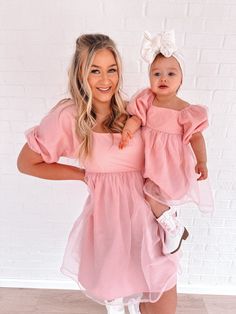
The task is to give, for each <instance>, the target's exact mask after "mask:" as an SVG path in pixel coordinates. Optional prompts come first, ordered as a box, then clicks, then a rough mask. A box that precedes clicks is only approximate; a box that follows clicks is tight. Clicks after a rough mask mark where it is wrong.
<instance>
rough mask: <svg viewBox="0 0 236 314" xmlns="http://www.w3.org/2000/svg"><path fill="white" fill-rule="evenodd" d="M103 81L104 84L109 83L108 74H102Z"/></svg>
mask: <svg viewBox="0 0 236 314" xmlns="http://www.w3.org/2000/svg"><path fill="white" fill-rule="evenodd" d="M101 81H102V82H103V83H106V82H108V81H109V78H108V75H107V73H102V75H101Z"/></svg>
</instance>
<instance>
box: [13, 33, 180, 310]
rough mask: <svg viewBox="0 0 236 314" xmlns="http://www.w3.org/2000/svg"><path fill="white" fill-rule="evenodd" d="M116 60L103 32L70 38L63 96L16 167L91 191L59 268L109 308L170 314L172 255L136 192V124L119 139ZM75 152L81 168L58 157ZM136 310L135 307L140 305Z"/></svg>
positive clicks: (139, 149) (140, 161)
mask: <svg viewBox="0 0 236 314" xmlns="http://www.w3.org/2000/svg"><path fill="white" fill-rule="evenodd" d="M120 88H121V62H120V57H119V53H118V51H117V49H116V46H115V44H114V42H113V41H112V40H111V39H110V38H109V37H108V36H106V35H102V34H86V35H82V36H80V37H79V38H78V39H77V41H76V51H75V54H74V57H73V61H72V65H71V68H70V72H69V90H70V94H71V99H66V100H62V101H61V102H59V104H58V105H56V106H55V107H54V108H53V109H52V110H51V111H50V112H49V113H48V115H47V116H45V117H44V118H43V119H42V121H41V123H40V124H39V125H37V126H35V127H33V128H31V129H29V130H27V132H26V137H27V143H26V144H25V145H24V147H23V148H22V151H21V152H20V155H19V157H18V169H19V170H20V171H21V172H22V173H25V174H28V175H33V176H36V177H40V178H43V179H50V180H81V181H85V182H86V184H87V185H88V189H89V191H90V195H89V197H88V199H87V201H86V204H85V207H84V210H83V212H82V214H81V215H80V217H79V218H78V219H77V220H76V221H75V223H74V226H73V228H72V230H71V233H70V236H69V239H68V244H67V247H66V250H65V255H64V260H63V264H62V267H61V271H62V272H63V273H64V274H65V275H68V276H69V277H71V278H72V279H74V280H75V281H76V282H77V283H78V285H79V287H80V288H81V289H82V290H83V291H84V292H85V293H86V295H87V296H89V297H91V298H92V299H93V300H95V301H97V302H99V303H101V304H104V305H106V308H107V312H108V313H110V314H118V313H120V314H124V313H125V310H124V305H128V308H129V312H130V313H132V314H135V313H142V314H145V313H151V314H152V313H153V314H154V313H161V314H174V313H175V309H176V273H177V267H178V255H177V254H173V255H169V256H165V255H163V254H162V252H161V243H162V242H163V237H164V232H163V231H162V229H161V228H159V226H158V224H156V222H155V218H154V216H153V214H152V211H151V210H150V207H149V205H148V204H147V202H146V201H145V199H144V195H143V178H142V170H143V166H144V150H143V142H142V139H141V135H140V132H139V131H138V132H136V133H135V135H134V137H133V140H132V141H131V142H130V143H129V144H128V145H127V148H126V149H125V150H120V149H119V147H118V144H119V142H120V140H121V132H122V129H123V127H124V124H125V122H126V120H127V118H128V116H127V113H126V110H125V102H124V101H123V99H122V97H121V95H120ZM61 156H64V157H69V158H75V159H77V158H78V159H79V161H80V164H82V165H83V168H78V167H74V166H71V165H65V164H60V163H58V160H59V158H60V157H61ZM140 311H141V312H140Z"/></svg>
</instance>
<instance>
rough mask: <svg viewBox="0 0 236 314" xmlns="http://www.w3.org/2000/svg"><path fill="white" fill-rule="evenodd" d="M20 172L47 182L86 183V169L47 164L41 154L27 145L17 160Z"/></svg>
mask: <svg viewBox="0 0 236 314" xmlns="http://www.w3.org/2000/svg"><path fill="white" fill-rule="evenodd" d="M17 168H18V170H19V171H20V172H22V173H25V174H28V175H31V176H34V177H38V178H42V179H47V180H81V181H84V176H85V171H84V169H81V168H78V167H74V166H70V165H64V164H59V163H50V164H47V163H45V162H44V161H43V159H42V157H41V155H40V154H38V153H35V152H34V151H33V150H32V149H31V148H30V147H29V145H28V144H27V143H26V144H25V145H24V146H23V148H22V150H21V152H20V154H19V156H18V159H17Z"/></svg>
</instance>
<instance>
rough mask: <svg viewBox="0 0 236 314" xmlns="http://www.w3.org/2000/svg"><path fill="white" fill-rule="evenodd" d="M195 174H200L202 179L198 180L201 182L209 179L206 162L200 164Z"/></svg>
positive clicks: (197, 165)
mask: <svg viewBox="0 0 236 314" xmlns="http://www.w3.org/2000/svg"><path fill="white" fill-rule="evenodd" d="M195 172H196V173H198V174H200V177H199V178H198V179H197V180H198V181H200V180H206V178H207V177H208V170H207V166H206V163H205V162H198V163H197V164H196V167H195Z"/></svg>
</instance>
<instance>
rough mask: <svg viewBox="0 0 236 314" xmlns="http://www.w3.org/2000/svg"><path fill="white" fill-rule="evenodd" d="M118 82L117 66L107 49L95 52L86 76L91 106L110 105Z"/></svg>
mask: <svg viewBox="0 0 236 314" xmlns="http://www.w3.org/2000/svg"><path fill="white" fill-rule="evenodd" d="M118 82H119V74H118V66H117V63H116V60H115V58H114V55H113V53H112V52H111V51H110V50H108V49H101V50H99V51H97V52H96V54H95V57H94V60H93V63H92V66H91V68H90V72H89V75H88V84H89V86H90V88H91V90H92V96H93V105H94V106H96V107H100V106H105V105H110V102H111V98H112V96H113V95H114V94H115V91H116V88H117V85H118Z"/></svg>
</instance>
